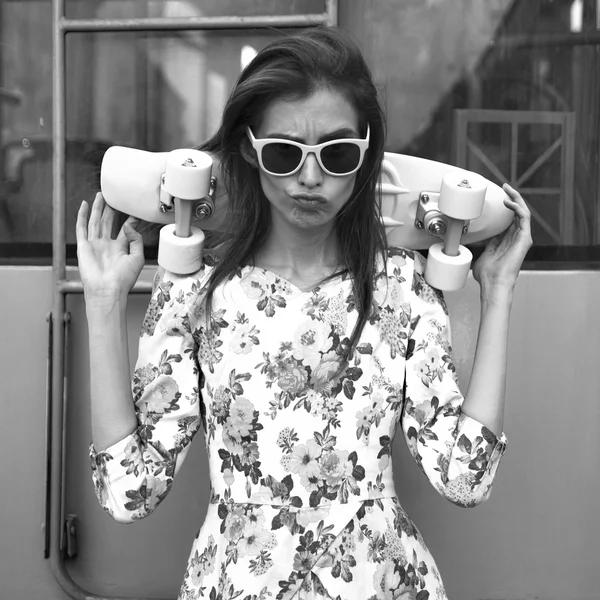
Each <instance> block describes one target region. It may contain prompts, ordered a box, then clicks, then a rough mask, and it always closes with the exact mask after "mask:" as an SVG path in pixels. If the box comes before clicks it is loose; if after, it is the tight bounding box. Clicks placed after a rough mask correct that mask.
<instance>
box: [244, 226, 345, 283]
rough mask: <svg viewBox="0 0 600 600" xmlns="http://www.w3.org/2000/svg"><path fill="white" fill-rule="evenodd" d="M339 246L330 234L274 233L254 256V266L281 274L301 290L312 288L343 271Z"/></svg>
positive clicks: (311, 232) (270, 234)
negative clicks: (336, 272)
mask: <svg viewBox="0 0 600 600" xmlns="http://www.w3.org/2000/svg"><path fill="white" fill-rule="evenodd" d="M340 263H341V261H340V255H339V244H338V240H337V235H336V233H335V230H334V229H333V228H330V229H329V230H328V231H324V230H320V231H316V230H300V231H296V230H294V231H289V230H288V231H285V232H281V231H277V230H275V231H274V230H272V231H271V232H270V233H269V235H268V236H267V239H266V240H265V243H264V244H263V245H262V246H261V247H260V248H259V250H258V252H257V253H256V254H255V256H254V265H255V266H257V267H261V268H263V269H267V270H269V271H272V272H274V273H277V274H278V275H280V276H281V277H284V278H285V279H287V280H288V281H290V282H292V283H294V284H295V285H297V286H298V287H300V288H310V287H311V286H313V285H316V284H317V283H318V282H320V281H322V280H323V279H326V278H327V277H329V276H330V275H332V274H333V273H334V272H335V271H337V270H339V269H340V268H341V264H340Z"/></svg>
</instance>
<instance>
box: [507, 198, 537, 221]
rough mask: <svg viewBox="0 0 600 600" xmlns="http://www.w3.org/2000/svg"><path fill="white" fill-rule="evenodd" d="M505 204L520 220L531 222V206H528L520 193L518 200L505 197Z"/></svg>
mask: <svg viewBox="0 0 600 600" xmlns="http://www.w3.org/2000/svg"><path fill="white" fill-rule="evenodd" d="M504 206H506V207H507V208H510V210H512V211H513V212H514V213H515V214H516V216H517V217H518V218H519V220H520V221H527V222H529V221H530V220H531V211H530V210H529V207H528V206H527V203H526V202H525V200H523V198H522V197H521V196H520V195H519V199H518V200H511V199H509V198H505V199H504Z"/></svg>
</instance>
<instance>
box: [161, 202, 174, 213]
mask: <svg viewBox="0 0 600 600" xmlns="http://www.w3.org/2000/svg"><path fill="white" fill-rule="evenodd" d="M158 209H159V210H160V212H161V213H166V212H169V211H170V210H172V209H173V207H172V206H169V205H168V204H165V203H164V202H161V203H160V205H159V207H158Z"/></svg>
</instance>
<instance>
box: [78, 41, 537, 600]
mask: <svg viewBox="0 0 600 600" xmlns="http://www.w3.org/2000/svg"><path fill="white" fill-rule="evenodd" d="M384 138H385V126H384V118H383V114H382V110H381V108H380V105H379V103H378V99H377V92H376V89H375V87H374V85H373V81H372V78H371V74H370V72H369V69H368V67H367V66H366V64H365V62H364V60H363V57H362V55H361V53H360V51H359V49H358V48H357V47H356V46H355V44H354V43H353V42H352V41H351V40H349V39H348V37H347V36H346V35H344V34H343V33H341V32H340V31H337V30H333V29H317V30H311V31H309V32H303V33H300V34H297V35H294V36H291V37H286V38H284V39H280V40H278V41H275V42H273V43H272V44H271V45H269V46H268V47H267V48H265V49H264V50H263V51H261V52H259V54H258V55H257V57H256V58H255V59H254V60H253V61H252V63H251V64H250V65H249V66H248V67H247V68H246V69H245V71H244V72H243V73H242V74H241V76H240V78H239V80H238V82H237V84H236V86H235V88H234V90H233V91H232V93H231V97H230V98H229V101H228V103H227V106H226V108H225V111H224V114H223V123H222V125H221V128H220V129H219V131H218V133H217V134H216V135H215V136H214V137H213V138H212V139H211V140H210V141H209V142H207V144H205V146H204V149H205V150H207V151H209V152H212V153H214V154H215V155H216V157H217V159H218V161H219V164H220V169H221V183H222V184H224V185H225V186H226V189H227V192H228V194H229V198H230V201H231V203H232V205H233V214H235V215H236V218H235V222H234V228H233V230H232V231H231V237H230V241H229V242H228V244H227V245H226V247H225V248H224V249H223V251H222V252H220V256H219V259H218V260H213V259H211V258H210V257H208V256H207V257H206V259H205V262H204V264H203V266H202V268H201V269H200V270H199V271H198V272H197V273H194V274H193V275H191V276H177V275H174V274H173V273H169V272H161V271H159V273H158V274H157V277H156V280H155V286H154V292H153V294H152V299H151V301H150V305H149V307H148V311H147V313H146V317H145V320H144V323H143V327H142V332H141V337H140V345H139V357H138V361H137V365H136V368H135V370H134V375H133V384H132V387H133V402H132V397H131V388H130V382H129V372H130V371H129V364H128V352H127V341H126V327H125V313H126V310H125V309H126V302H127V294H128V292H129V290H130V289H131V287H132V286H133V284H134V282H135V281H136V279H137V277H138V275H139V273H140V270H141V268H142V266H143V263H144V258H143V246H142V239H141V236H140V235H139V234H138V233H137V232H136V231H135V230H134V228H133V227H132V224H131V222H127V223H126V224H125V225H124V227H123V228H122V230H121V231H120V233H119V235H118V237H117V238H116V239H112V238H111V230H112V225H113V219H114V212H113V211H112V209H111V208H109V207H108V206H106V205H105V203H104V201H103V199H102V196H101V195H98V196H97V198H96V200H95V202H94V205H93V207H92V210H91V213H90V215H89V222H88V206H87V204H86V203H83V204H82V207H81V209H80V212H79V217H78V221H77V240H78V254H79V267H80V272H81V278H82V280H83V284H84V288H85V299H86V310H87V317H88V324H89V332H90V357H91V394H92V428H93V445H92V448H91V463H92V469H93V475H94V481H95V486H96V491H97V496H98V499H99V501H100V503H101V505H102V506H103V507H104V508H105V509H106V510H107V512H109V513H110V514H111V515H112V517H113V518H115V519H116V520H118V521H124V522H127V521H131V520H135V519H140V518H143V517H145V516H147V515H148V514H149V513H150V512H152V511H153V510H154V509H155V508H156V506H157V505H158V504H159V503H160V502H161V501H162V500H163V498H164V497H165V496H166V495H167V493H168V492H169V490H170V488H171V485H172V484H173V479H174V477H175V474H176V473H177V470H178V469H179V467H180V466H181V464H182V462H183V460H184V457H185V455H186V453H187V450H188V448H189V445H190V443H191V441H192V438H193V436H194V434H195V433H196V431H197V430H198V429H199V428H200V427H201V426H202V427H203V429H204V438H205V443H206V448H207V452H208V457H209V466H210V486H211V499H210V506H209V509H208V513H207V516H206V520H205V522H204V525H203V527H202V529H201V530H200V533H199V534H198V536H197V537H196V539H195V541H194V545H193V548H192V552H191V555H190V558H189V562H188V566H187V570H186V573H185V577H184V581H183V585H182V588H181V592H180V598H181V599H191V598H207V599H210V600H216V599H217V598H218V599H228V598H239V599H240V600H266V599H267V598H269V599H278V600H279V599H290V598H295V599H298V600H300V599H308V598H315V599H316V598H327V599H339V600H366V599H375V598H376V599H392V598H413V599H414V598H418V600H424V599H427V598H429V599H430V600H434V599H437V600H440V599H443V598H446V594H445V592H444V587H443V584H442V581H441V578H440V575H439V573H438V570H437V568H436V565H435V563H434V560H433V558H432V556H431V554H430V553H429V550H428V549H427V547H426V545H425V543H424V542H423V539H422V537H421V535H420V533H419V531H418V530H417V528H416V527H415V525H414V524H413V523H412V521H411V520H410V519H409V518H408V516H407V515H406V513H405V512H404V510H403V509H402V507H401V505H400V502H399V500H398V498H397V496H396V492H395V490H394V481H393V477H392V463H391V447H392V440H393V438H394V433H395V431H396V426H397V424H398V423H400V425H401V430H402V432H403V434H404V437H405V439H406V442H407V443H408V446H409V448H410V451H411V453H412V455H413V456H414V458H415V460H416V461H417V463H418V464H419V466H420V467H421V468H422V470H423V471H424V473H425V475H426V476H427V477H428V479H429V481H430V482H431V484H432V485H433V487H434V488H435V489H436V490H437V491H438V492H439V493H440V494H442V495H444V496H445V497H447V498H448V499H449V500H450V501H452V502H455V503H456V504H459V505H461V506H473V505H475V504H478V503H480V502H483V501H484V500H485V499H486V498H487V497H488V496H489V494H490V489H491V487H492V483H493V480H494V476H495V473H496V470H497V468H498V463H499V461H500V458H501V456H502V455H503V453H504V450H505V437H504V434H503V433H502V422H503V412H504V395H505V394H504V390H505V369H506V353H507V332H508V321H509V312H510V307H511V302H512V295H513V289H514V286H515V281H516V279H517V275H518V272H519V269H520V267H521V263H522V261H523V258H524V256H525V254H526V252H527V250H528V248H529V247H530V245H531V237H530V229H529V221H530V215H529V211H528V209H527V207H526V205H525V203H524V201H523V200H522V198H521V197H520V195H519V194H518V193H517V192H516V191H514V190H513V189H512V188H510V187H508V186H505V190H506V192H507V194H508V196H509V197H510V199H509V200H507V201H506V205H507V206H508V207H509V208H511V209H512V210H513V211H514V213H515V217H514V222H513V224H512V225H511V227H510V228H509V229H508V230H507V231H506V232H505V233H504V234H503V235H502V236H499V237H498V238H495V239H494V240H492V241H491V242H490V243H489V244H488V246H487V248H486V250H485V251H484V253H483V254H482V256H481V257H480V258H479V260H478V261H477V263H476V264H475V265H474V276H475V278H476V280H477V281H478V282H479V284H480V287H481V321H480V331H479V338H478V343H477V350H476V355H475V358H474V364H473V372H472V376H471V381H470V385H469V389H468V391H467V393H466V395H465V396H464V397H463V395H461V392H460V391H459V388H458V386H457V380H456V377H455V370H454V367H453V364H452V359H451V348H450V339H449V333H448V313H447V310H446V306H445V304H444V301H443V298H442V296H441V294H440V293H439V292H438V291H436V290H434V289H432V288H431V287H429V286H428V284H427V283H426V282H425V280H424V278H423V259H422V258H421V256H420V255H419V254H417V253H415V252H412V251H410V250H405V249H402V248H388V247H386V243H385V235H384V232H383V229H382V226H381V225H380V222H379V218H378V205H377V198H376V192H375V189H376V181H377V177H378V173H379V168H380V164H381V160H382V157H383V149H384ZM207 485H209V482H207Z"/></svg>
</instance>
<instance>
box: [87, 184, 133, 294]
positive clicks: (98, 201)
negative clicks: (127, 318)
mask: <svg viewBox="0 0 600 600" xmlns="http://www.w3.org/2000/svg"><path fill="white" fill-rule="evenodd" d="M88 212H89V206H88V203H87V202H85V201H84V202H82V204H81V206H80V207H79V212H78V213H77V225H76V234H77V261H78V263H79V274H80V276H81V281H82V283H83V289H84V292H85V298H86V302H94V301H99V302H102V301H106V300H108V301H109V302H111V301H115V300H120V301H124V300H126V299H127V294H128V293H129V291H130V290H131V288H132V287H133V285H134V284H135V282H136V281H137V278H138V276H139V274H140V272H141V270H142V267H143V266H144V243H143V240H142V236H141V234H139V233H138V232H137V231H136V230H135V229H134V228H133V224H134V223H135V222H137V219H134V218H132V217H130V218H129V219H127V221H126V222H125V223H124V224H123V227H121V230H120V231H119V234H118V236H117V237H116V238H115V239H113V238H112V229H113V223H114V219H115V211H114V209H112V208H111V207H110V206H108V204H106V202H105V200H104V197H103V196H102V194H101V193H100V192H99V193H97V194H96V198H95V200H94V204H93V206H92V210H91V214H90V218H89V222H88Z"/></svg>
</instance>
